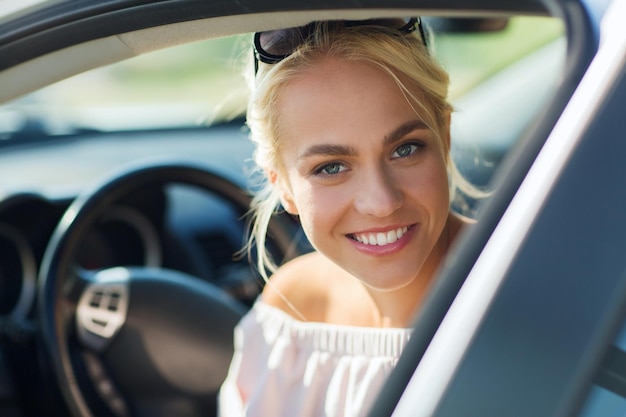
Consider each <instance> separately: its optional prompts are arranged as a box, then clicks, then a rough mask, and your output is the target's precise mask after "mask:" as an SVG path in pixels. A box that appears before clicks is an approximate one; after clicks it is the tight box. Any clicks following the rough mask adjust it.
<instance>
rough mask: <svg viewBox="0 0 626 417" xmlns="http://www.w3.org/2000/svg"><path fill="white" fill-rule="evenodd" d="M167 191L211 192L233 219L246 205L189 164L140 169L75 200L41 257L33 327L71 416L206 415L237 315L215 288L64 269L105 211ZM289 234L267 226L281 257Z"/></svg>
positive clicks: (134, 273) (128, 272) (123, 272)
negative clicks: (168, 187) (136, 196)
mask: <svg viewBox="0 0 626 417" xmlns="http://www.w3.org/2000/svg"><path fill="white" fill-rule="evenodd" d="M167 183H180V184H186V185H192V186H196V187H199V188H202V189H205V190H208V191H210V192H212V193H215V194H217V195H219V196H221V197H223V198H225V199H226V200H228V201H230V202H232V203H233V205H234V206H235V207H236V208H237V209H238V210H239V211H240V213H241V215H243V214H245V213H246V212H247V210H248V208H249V204H250V201H251V198H250V196H249V195H248V194H247V193H246V192H244V191H243V190H242V189H241V188H240V187H238V186H237V185H235V184H234V183H232V182H230V181H227V180H226V179H224V178H222V177H220V176H218V175H215V174H212V173H210V172H208V171H207V170H206V169H203V168H201V167H198V166H192V165H187V164H177V163H165V164H160V165H151V166H148V167H140V168H138V169H132V170H129V171H126V172H124V173H122V174H120V175H117V176H116V177H114V178H113V179H111V180H107V181H106V182H105V183H104V184H103V185H101V186H97V187H95V188H94V189H92V190H89V191H87V192H86V193H84V194H82V195H81V196H79V197H78V198H77V199H76V200H75V201H74V202H73V203H72V204H71V205H70V207H69V208H68V209H67V211H66V212H65V214H64V216H63V217H62V219H61V221H60V222H59V225H58V226H57V228H56V230H55V231H54V234H53V236H52V239H51V240H50V243H49V245H48V248H47V249H46V252H45V255H44V259H43V261H42V267H41V271H40V288H39V323H40V326H41V332H42V336H43V342H44V343H43V344H44V346H45V350H46V352H47V354H48V358H49V359H50V362H51V368H52V370H53V373H54V376H55V377H56V381H57V383H58V385H59V387H60V390H61V393H62V396H63V397H64V400H65V402H66V404H67V406H68V408H69V410H70V412H71V413H72V415H73V416H75V417H94V416H105V415H109V416H141V417H143V416H150V417H160V416H178V417H181V416H189V417H195V416H200V415H202V416H207V415H211V413H212V412H215V410H216V398H217V392H218V390H219V387H220V385H221V383H222V381H223V379H224V378H225V376H226V373H227V370H228V366H229V363H230V359H231V356H232V352H233V346H232V338H233V328H234V326H235V324H236V323H237V322H238V321H239V319H240V318H241V316H242V315H243V314H244V313H245V311H246V309H247V307H246V306H245V305H243V304H242V303H240V302H238V301H237V300H236V299H235V298H234V297H231V296H229V295H228V294H227V293H226V292H224V291H222V290H221V289H219V288H218V287H217V286H214V285H212V284H210V283H209V282H207V281H204V280H201V279H199V278H196V277H192V276H189V275H187V274H184V273H182V272H178V271H174V270H166V269H161V268H144V267H135V268H127V267H117V268H111V269H105V270H100V271H97V272H87V271H84V270H81V269H80V268H78V267H77V266H76V265H75V264H74V259H75V254H76V252H77V249H78V248H79V246H80V245H81V242H82V241H83V239H84V237H85V236H86V233H87V232H88V231H89V230H90V228H91V227H93V225H94V224H95V222H96V221H97V219H98V218H100V217H101V216H102V215H103V213H105V212H106V210H107V209H108V208H110V207H111V206H112V204H113V203H115V202H116V201H118V200H119V199H120V198H121V197H123V196H127V195H129V193H132V192H136V191H137V190H139V189H141V188H142V187H145V186H148V185H152V184H167ZM210 215H211V214H210V213H207V216H210ZM293 233H294V225H293V224H289V222H286V221H280V220H279V221H275V222H274V223H272V224H271V225H270V230H269V235H271V236H272V239H273V242H274V243H275V246H276V247H277V248H278V250H279V251H280V252H282V253H281V255H285V254H287V253H288V251H289V250H293V244H292V240H293V236H294V235H293Z"/></svg>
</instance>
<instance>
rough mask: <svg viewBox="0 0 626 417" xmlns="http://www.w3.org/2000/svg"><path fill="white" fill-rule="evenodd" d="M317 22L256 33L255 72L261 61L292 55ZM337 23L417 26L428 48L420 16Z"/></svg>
mask: <svg viewBox="0 0 626 417" xmlns="http://www.w3.org/2000/svg"><path fill="white" fill-rule="evenodd" d="M316 24H317V23H316V22H312V23H309V24H308V25H305V26H300V27H295V28H288V29H278V30H268V31H265V32H257V33H255V34H254V57H255V60H254V73H255V74H256V72H257V71H258V68H259V61H261V62H263V63H265V64H277V63H279V62H280V61H282V60H283V59H285V58H287V57H288V56H289V55H291V54H292V53H293V52H294V51H295V50H296V49H297V48H298V46H300V45H302V43H304V42H305V41H306V40H307V38H308V37H309V36H310V35H311V33H312V32H313V30H314V28H315V25H316ZM337 24H342V25H344V26H366V25H367V26H383V27H388V28H392V29H396V30H398V32H401V33H411V32H413V31H415V29H416V28H417V29H418V30H419V33H420V36H421V38H422V42H423V43H424V46H425V47H426V48H428V44H427V41H426V36H425V33H424V28H423V27H422V20H421V19H420V18H419V17H411V18H407V19H400V18H398V19H369V20H343V21H337Z"/></svg>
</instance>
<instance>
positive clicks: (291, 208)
mask: <svg viewBox="0 0 626 417" xmlns="http://www.w3.org/2000/svg"><path fill="white" fill-rule="evenodd" d="M266 174H267V178H268V179H269V181H270V183H272V184H273V185H274V187H276V189H277V190H278V193H279V196H280V204H282V206H283V208H284V209H285V211H286V212H287V213H289V214H293V215H297V214H298V208H297V207H296V203H295V201H294V199H293V195H292V194H291V190H290V189H289V187H288V186H287V184H285V182H284V181H282V180H281V179H280V178H279V176H278V173H277V172H276V171H273V170H266Z"/></svg>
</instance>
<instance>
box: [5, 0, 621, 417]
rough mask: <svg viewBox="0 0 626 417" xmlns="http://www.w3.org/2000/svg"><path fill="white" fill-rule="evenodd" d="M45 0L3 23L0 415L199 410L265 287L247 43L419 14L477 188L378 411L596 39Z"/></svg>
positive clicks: (521, 10)
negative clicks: (257, 236)
mask: <svg viewBox="0 0 626 417" xmlns="http://www.w3.org/2000/svg"><path fill="white" fill-rule="evenodd" d="M49 3H50V4H43V5H40V6H33V9H32V10H35V12H33V11H32V10H31V9H28V8H27V9H25V10H23V11H21V12H19V13H17V14H15V15H12V16H8V17H6V18H5V17H0V28H2V31H1V32H0V86H2V88H0V103H2V104H1V105H0V414H1V415H3V416H5V415H6V416H8V417H11V416H19V417H22V416H53V415H73V416H83V417H86V416H97V417H101V416H102V417H106V416H116V417H119V416H136V417H139V416H150V417H158V416H190V417H192V416H200V415H214V414H215V409H216V398H217V394H218V390H219V386H220V384H221V382H222V381H223V379H224V377H225V375H226V372H227V369H228V364H229V362H230V357H231V355H232V331H233V328H234V326H235V324H236V323H237V322H238V320H239V319H240V318H241V317H242V315H243V314H245V312H246V311H247V309H248V308H250V306H251V305H252V303H253V302H254V301H255V299H256V297H257V296H258V295H259V293H260V291H261V290H262V288H263V285H264V281H263V280H262V278H261V277H260V275H259V273H258V271H256V268H255V265H256V260H255V259H254V251H252V252H250V253H248V252H247V251H246V242H247V233H248V231H249V230H248V227H249V225H248V223H247V219H248V216H247V213H248V208H249V204H250V202H251V198H252V196H253V195H254V193H255V191H256V190H257V187H258V182H259V178H260V176H259V173H258V172H255V171H254V167H253V164H252V162H251V159H250V158H251V155H252V152H253V148H252V144H251V143H250V141H249V140H248V138H247V130H246V129H247V128H246V125H245V98H246V82H247V81H249V80H248V78H250V77H251V75H252V73H251V71H252V69H251V67H250V60H249V58H250V56H251V47H250V40H251V36H252V33H254V32H256V31H261V30H268V29H275V28H281V27H291V26H300V25H304V24H307V23H309V22H311V21H315V20H335V19H348V20H363V19H368V18H373V17H395V16H414V15H419V16H423V18H424V21H425V22H426V25H427V27H428V28H429V30H430V31H431V32H432V33H431V34H432V36H433V38H434V39H435V41H434V46H433V53H436V54H437V56H438V57H439V58H440V59H441V61H442V62H443V65H444V67H446V69H447V70H448V71H449V72H450V74H451V79H452V90H451V95H452V96H453V104H454V107H455V114H454V116H453V124H452V143H453V148H452V153H453V158H454V159H455V163H456V166H457V168H458V169H459V170H460V171H461V173H462V174H463V175H464V177H465V178H467V180H468V181H469V182H470V183H472V184H474V185H475V186H477V189H478V190H480V192H479V193H478V195H474V196H472V195H465V194H463V193H460V197H459V198H458V199H457V200H455V201H454V202H453V204H454V207H455V209H456V210H458V211H459V212H460V213H462V214H464V215H466V216H468V217H471V218H474V219H477V223H476V225H475V226H473V227H472V228H471V231H470V232H468V233H466V234H464V235H463V238H462V239H461V242H460V243H459V245H458V248H457V249H456V250H455V251H454V252H453V256H451V257H450V258H451V259H450V261H449V262H447V263H446V265H445V266H444V269H443V270H442V273H441V275H442V277H444V278H445V279H441V280H439V281H438V282H437V285H436V286H435V287H434V288H433V289H432V290H431V294H429V299H428V301H427V303H426V305H425V306H424V307H423V308H422V310H421V311H420V314H419V316H417V317H416V320H415V325H416V327H415V334H414V336H413V337H412V339H411V343H410V345H409V347H407V352H406V354H405V355H403V357H402V358H401V361H400V363H399V364H398V369H397V370H396V372H395V373H394V374H393V375H392V378H391V379H390V382H389V383H388V384H387V385H386V386H385V388H384V390H383V392H382V393H381V396H380V401H378V402H377V403H376V406H375V408H374V409H373V410H372V411H371V414H370V415H372V416H382V415H391V414H392V413H393V410H394V408H395V407H396V405H397V403H398V401H399V400H400V397H401V395H402V393H403V390H404V387H406V386H407V384H408V383H409V380H410V379H411V377H412V376H413V373H414V370H415V367H416V364H417V363H419V361H420V359H421V357H422V356H423V355H424V354H425V352H426V350H427V349H428V346H429V345H430V343H431V341H432V339H433V336H434V334H435V333H436V331H437V329H438V328H439V325H440V324H441V322H442V320H443V318H444V316H445V315H446V313H447V311H448V309H449V307H450V305H451V304H452V303H453V300H454V298H455V297H456V295H457V294H458V292H459V290H460V288H461V286H462V284H463V282H464V280H465V278H466V277H467V276H468V275H470V274H471V273H472V268H473V266H474V264H475V262H476V259H478V257H479V255H480V253H481V251H482V250H483V248H484V246H485V245H486V242H487V241H488V240H489V238H490V237H491V234H492V232H493V230H494V229H495V228H496V226H497V225H498V223H499V222H500V221H501V219H502V214H503V213H504V211H505V210H506V208H507V206H508V204H509V202H510V201H511V199H512V198H513V195H514V194H515V192H516V191H517V189H518V187H519V185H520V183H521V182H522V180H523V179H524V176H525V174H526V172H527V171H528V169H529V167H530V165H531V164H532V162H533V160H534V157H535V156H536V155H537V153H538V152H539V150H540V148H541V146H542V145H543V141H542V140H543V139H545V137H547V136H548V134H549V132H550V130H551V129H552V127H553V125H554V124H555V122H556V120H557V119H558V117H559V116H560V113H561V111H562V109H563V108H564V107H565V105H566V103H567V101H568V100H569V98H570V96H571V95H572V93H573V91H574V90H575V88H576V86H577V84H578V81H579V80H580V78H581V77H582V75H583V73H584V71H585V69H586V67H587V65H588V63H589V62H590V60H591V58H592V56H593V54H594V52H595V48H597V43H598V40H597V38H594V37H593V36H591V35H590V34H592V33H594V30H596V28H594V27H593V25H592V22H590V21H589V19H588V17H587V14H586V13H587V12H586V11H585V10H584V8H583V7H582V6H581V5H579V4H578V3H575V4H574V3H572V4H571V5H563V4H559V5H558V7H557V6H554V7H552V8H550V7H547V6H546V4H544V3H543V2H539V1H531V0H528V1H516V2H510V4H509V3H507V4H506V5H504V4H494V3H493V2H490V1H483V0H472V1H471V2H465V1H449V2H446V4H445V7H444V6H442V5H440V4H439V3H437V2H432V1H418V2H413V3H411V2H403V1H392V2H389V4H387V3H385V4H384V6H383V7H381V6H380V5H379V4H378V5H377V4H375V3H376V2H373V1H372V2H370V1H361V2H356V3H354V2H350V1H342V2H337V4H336V5H334V4H333V6H332V7H325V5H324V2H312V3H311V4H308V5H306V6H302V5H298V4H297V3H294V5H291V6H285V5H283V4H282V3H280V2H267V4H253V2H232V3H231V2H223V4H221V3H220V4H213V3H212V2H194V1H180V2H179V3H180V5H175V4H173V3H176V2H167V1H146V2H139V1H128V2H116V1H102V2H98V3H97V4H92V3H90V2H88V1H85V2H80V4H79V5H76V4H74V5H72V4H70V2H62V1H61V2H54V1H53V2H49ZM370 3H371V4H370ZM546 3H549V2H546ZM574 26H575V27H576V28H577V32H572V30H571V29H572V27H574ZM581 28H582V29H581ZM496 48H497V50H498V51H506V52H501V53H498V54H493V53H492V51H494V50H496ZM167 71H170V73H167ZM118 78H119V79H121V80H123V82H122V83H121V84H119V85H117V84H115V82H117V79H118ZM187 79H190V80H192V82H190V83H189V84H185V80H187ZM224 80H226V81H224ZM168 89H169V90H168ZM186 93H189V97H191V99H190V100H189V101H183V99H182V98H181V97H182V95H183V94H186ZM169 94H172V95H169ZM140 96H141V97H140ZM185 100H186V99H185ZM269 238H270V239H269V248H270V253H271V254H272V257H273V258H274V259H275V260H276V261H277V262H278V263H282V262H284V261H287V260H289V259H292V258H294V257H295V256H297V255H299V254H302V253H306V252H308V251H310V250H312V248H311V246H310V245H309V243H308V242H307V241H306V238H305V236H304V234H303V232H302V230H301V228H300V226H299V224H298V220H297V218H296V217H293V216H290V215H289V214H287V213H285V212H278V213H277V214H276V216H275V218H274V220H273V222H272V224H271V226H270V230H269ZM620 352H621V353H623V352H622V351H619V352H616V353H615V356H614V357H619V356H620V355H619V353H620ZM615 361H617V359H615V360H614V362H612V363H615ZM612 366H616V365H612ZM605 378H606V379H605V380H607V381H608V382H607V383H606V384H605V385H608V386H610V387H613V388H611V389H612V390H614V391H619V390H621V392H624V388H623V384H621V383H619V381H616V380H615V379H611V378H610V377H608V376H605ZM456 411H458V410H456V409H455V410H453V411H450V412H451V413H453V412H456ZM448 415H454V414H448Z"/></svg>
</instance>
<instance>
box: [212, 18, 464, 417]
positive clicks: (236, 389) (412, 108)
mask: <svg viewBox="0 0 626 417" xmlns="http://www.w3.org/2000/svg"><path fill="white" fill-rule="evenodd" d="M415 28H419V29H420V30H418V31H416V30H415ZM255 49H256V56H257V59H259V60H260V61H261V63H260V64H258V66H257V69H258V73H257V74H256V80H255V88H254V91H253V95H252V98H251V101H250V103H249V108H248V123H249V126H250V130H251V138H252V140H253V141H254V142H255V143H256V145H257V148H256V154H255V159H256V162H257V164H258V166H259V167H261V168H262V169H263V170H264V172H265V174H266V177H267V179H268V182H267V187H266V189H265V190H264V192H262V193H260V194H259V195H258V197H257V199H256V201H255V224H254V227H253V237H254V238H255V239H256V240H257V247H258V248H260V250H259V259H260V261H259V262H260V263H261V265H260V266H261V270H263V271H264V268H265V267H267V268H268V269H269V270H270V271H272V272H273V275H272V277H271V279H270V280H269V282H268V285H266V287H265V289H264V291H263V294H262V295H261V297H260V298H259V300H258V301H257V303H256V304H255V306H254V307H253V308H252V310H251V311H250V312H249V313H248V315H247V316H246V317H245V318H244V319H243V320H242V322H241V323H240V324H239V326H238V328H237V329H236V336H235V345H236V351H235V355H234V358H233V362H232V364H231V368H230V372H229V376H228V378H227V380H226V381H225V383H224V385H223V387H222V391H221V394H220V395H221V397H220V410H221V414H222V415H223V416H239V415H246V416H272V417H277V416H300V417H301V416H322V415H324V416H357V415H364V414H366V413H367V410H368V409H369V407H370V405H371V402H372V401H373V400H374V399H375V397H376V394H377V392H378V391H379V389H380V387H381V386H382V384H383V383H384V381H385V378H386V377H387V376H388V374H389V373H390V372H391V370H392V369H393V367H394V365H395V364H396V361H397V359H398V357H399V355H400V353H401V351H402V348H403V347H404V346H405V344H406V342H407V341H408V339H409V337H410V330H409V329H408V327H409V325H410V322H411V320H412V317H413V316H414V314H415V312H416V310H417V309H418V308H419V306H420V304H421V302H422V299H423V297H424V295H425V293H426V291H427V289H428V287H429V285H430V284H431V283H432V280H433V278H434V277H435V274H436V272H437V269H438V268H439V266H440V264H441V262H442V260H443V258H444V256H445V254H446V252H447V250H448V248H449V246H450V244H451V243H452V241H453V239H454V237H455V236H456V235H457V233H458V231H459V229H460V228H461V226H462V224H463V221H462V220H461V219H460V218H459V217H457V216H456V215H454V214H453V213H451V212H450V209H449V206H450V192H449V189H450V185H451V183H452V182H453V181H451V179H450V178H449V176H448V172H453V173H454V172H456V170H454V169H450V157H449V150H450V136H449V123H450V112H451V106H450V105H449V104H448V103H447V101H446V96H447V88H448V76H447V74H446V73H445V72H444V71H443V70H442V69H441V68H440V67H439V66H438V65H437V63H436V62H435V61H434V60H433V59H432V57H431V56H430V54H429V53H428V49H427V47H426V42H425V39H424V36H423V32H422V31H421V26H419V20H418V19H411V20H410V21H408V22H406V21H404V20H399V19H385V20H372V21H361V22H325V23H316V24H311V25H308V26H305V27H302V28H295V29H289V30H283V31H274V32H270V33H263V34H257V35H256V36H255ZM279 203H280V205H282V207H283V208H284V209H285V210H286V211H287V212H289V213H291V214H293V215H297V216H298V217H299V219H300V222H301V224H302V227H303V230H304V232H305V233H306V236H307V238H308V239H309V241H310V243H311V244H312V245H313V247H314V248H315V251H314V252H312V253H310V254H307V255H304V256H301V257H299V258H297V259H295V260H293V261H291V262H289V263H287V264H286V265H283V266H282V267H281V268H279V269H278V270H276V268H275V267H274V266H273V264H272V263H271V260H270V259H269V257H268V256H267V254H266V252H265V251H264V249H263V246H264V240H265V231H266V228H267V223H268V222H269V218H270V217H271V215H272V213H273V212H274V211H275V210H276V208H277V206H278V205H279Z"/></svg>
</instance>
